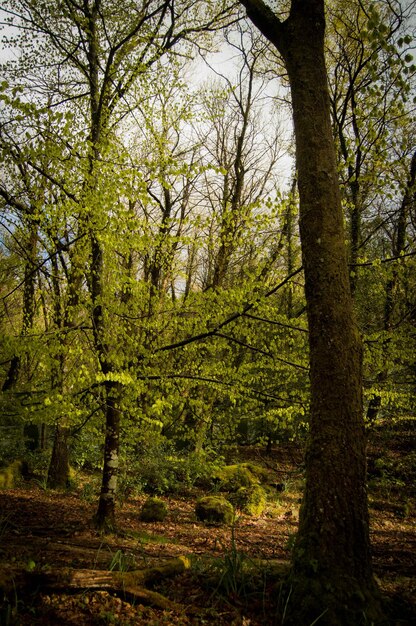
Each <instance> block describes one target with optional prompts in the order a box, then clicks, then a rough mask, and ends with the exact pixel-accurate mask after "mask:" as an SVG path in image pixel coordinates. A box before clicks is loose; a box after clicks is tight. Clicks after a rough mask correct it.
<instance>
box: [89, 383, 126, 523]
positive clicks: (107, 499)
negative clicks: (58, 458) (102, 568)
mask: <svg viewBox="0 0 416 626" xmlns="http://www.w3.org/2000/svg"><path fill="white" fill-rule="evenodd" d="M105 389H106V411H105V417H106V420H105V443H104V467H103V476H102V482H101V492H100V499H99V502H98V509H97V513H96V514H95V517H94V522H95V525H96V527H97V528H98V529H99V530H102V531H105V532H107V531H110V532H111V531H113V530H114V529H115V527H116V518H115V513H116V495H117V478H118V467H119V447H120V444H119V440H120V408H119V402H120V397H121V393H122V385H120V383H112V382H109V383H107V384H106V387H105Z"/></svg>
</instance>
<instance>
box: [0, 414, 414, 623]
mask: <svg viewBox="0 0 416 626" xmlns="http://www.w3.org/2000/svg"><path fill="white" fill-rule="evenodd" d="M415 423H416V422H415V421H407V422H406V423H403V424H402V425H401V427H400V428H398V427H395V428H393V427H391V428H388V429H387V430H386V429H380V430H378V431H375V432H373V434H372V435H371V438H370V446H369V496H370V515H371V536H372V543H373V557H374V570H375V574H376V577H377V580H378V583H379V586H380V588H381V590H382V592H383V594H384V595H385V597H386V598H387V606H388V610H389V613H390V619H391V624H392V625H395V626H399V625H400V626H404V625H407V624H408V625H411V624H416V536H415V530H416V510H415V501H416V491H415V485H416V452H415V449H416V447H415V443H416V435H415V428H414V426H415ZM248 458H250V459H251V460H253V461H255V462H256V463H259V464H260V463H264V464H265V465H266V466H267V467H268V468H269V469H273V470H274V471H275V474H276V480H278V481H279V483H283V485H284V487H285V489H284V491H282V493H280V494H279V499H278V501H277V503H274V505H273V507H269V509H267V510H266V512H265V513H264V514H263V515H262V516H261V517H259V518H253V517H248V516H246V515H240V516H239V517H238V519H237V521H236V523H235V526H234V528H233V530H231V529H230V528H226V527H217V526H206V525H204V524H203V523H201V522H199V521H197V520H196V518H195V514H194V507H195V501H196V499H197V497H198V496H199V495H201V492H200V491H198V490H196V489H195V490H191V491H188V492H187V493H186V494H183V495H181V496H178V495H175V496H172V497H163V499H164V500H165V501H166V503H167V505H168V507H169V514H168V517H167V519H166V521H164V522H158V523H144V522H143V521H141V520H140V517H139V513H140V507H141V504H142V503H143V501H144V500H145V498H146V497H145V496H143V497H136V498H129V499H127V500H126V501H124V502H123V503H122V504H121V505H120V507H119V510H118V523H119V527H120V532H119V533H117V534H111V535H104V536H103V535H100V534H98V533H97V532H96V531H94V529H93V526H92V523H91V519H92V517H93V514H94V512H95V508H96V501H95V500H94V501H91V500H92V498H90V497H88V498H87V497H86V490H85V489H84V490H82V489H81V487H79V488H78V489H76V490H74V491H73V492H70V493H62V492H58V491H51V490H45V489H43V488H42V487H41V486H40V485H39V484H38V483H36V482H34V481H31V482H29V483H27V484H22V485H21V486H20V487H19V488H16V489H12V490H2V491H0V558H1V563H2V567H3V571H9V572H10V571H15V570H16V569H17V568H23V569H24V570H25V571H26V572H30V571H47V570H48V569H51V568H52V569H54V570H55V571H56V570H58V571H59V568H62V570H63V569H67V568H71V569H75V570H78V569H88V570H90V571H91V570H93V571H107V572H108V571H109V570H113V571H115V570H119V571H120V570H121V571H123V570H128V569H133V570H134V569H137V568H142V567H143V568H148V567H151V566H152V565H154V564H158V563H160V562H164V561H166V560H168V559H174V558H175V557H176V558H177V557H179V556H183V555H186V556H187V557H190V559H191V563H192V566H191V568H190V569H188V570H186V571H183V572H182V573H179V574H178V575H176V576H175V577H173V578H167V579H164V580H163V579H162V580H161V581H159V582H158V583H157V585H156V587H155V589H156V591H158V592H159V593H161V594H163V596H165V597H166V598H169V599H170V600H171V601H172V605H171V606H170V607H169V608H168V609H167V610H166V609H165V610H163V609H160V608H155V607H154V606H145V605H144V604H143V603H141V602H133V603H131V602H128V601H127V599H126V598H125V597H123V594H120V593H117V594H116V593H114V592H113V591H111V590H105V589H104V590H91V589H90V590H88V589H86V590H83V591H82V593H73V594H68V593H65V592H62V591H52V592H51V591H44V590H42V589H39V588H33V589H31V590H29V592H28V590H26V592H25V593H23V592H21V591H20V589H19V587H18V585H16V588H15V591H14V593H13V594H12V598H10V596H9V598H8V600H7V602H6V601H5V602H3V607H2V609H0V624H4V625H5V626H9V624H10V625H11V624H21V625H22V626H36V625H38V624H39V625H40V624H41V625H42V626H48V625H50V626H57V625H59V626H73V625H77V626H83V625H86V626H90V625H91V626H92V625H106V624H117V625H120V626H127V625H150V626H156V625H158V626H168V625H177V626H189V625H195V626H202V625H212V626H268V625H269V624H280V623H282V622H281V616H282V615H284V611H285V606H286V603H287V602H288V600H289V597H290V590H288V589H285V588H284V586H282V585H280V586H279V585H278V584H277V583H276V577H275V576H273V575H270V576H269V577H267V576H264V575H263V572H264V571H265V570H264V565H265V564H266V566H267V563H270V564H272V565H276V564H277V566H279V565H280V566H281V567H283V568H284V567H286V563H287V562H288V561H289V559H290V548H291V544H292V540H293V537H294V535H295V533H296V527H297V519H298V510H299V499H300V488H301V483H302V472H301V460H302V451H301V450H300V449H299V448H297V447H296V446H294V445H293V444H291V445H285V446H281V447H276V448H275V449H274V450H273V451H272V453H271V454H270V455H268V456H266V455H264V453H262V451H261V450H259V449H253V448H250V449H247V448H245V449H242V450H241V454H240V459H241V460H247V459H248ZM4 568H6V570H4ZM7 568H11V570H10V569H9V570H7ZM266 570H267V567H266ZM270 571H271V570H270ZM3 576H4V574H3ZM1 582H2V581H1V579H0V583H1ZM1 600H2V598H0V602H1ZM279 615H280V617H279Z"/></svg>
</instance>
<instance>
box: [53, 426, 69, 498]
mask: <svg viewBox="0 0 416 626" xmlns="http://www.w3.org/2000/svg"><path fill="white" fill-rule="evenodd" d="M68 440H69V429H68V428H65V427H63V426H61V425H60V424H59V423H58V424H57V425H56V427H55V435H54V440H53V448H52V457H51V461H50V463H49V470H48V487H49V488H50V489H63V488H65V487H68V480H69V445H68Z"/></svg>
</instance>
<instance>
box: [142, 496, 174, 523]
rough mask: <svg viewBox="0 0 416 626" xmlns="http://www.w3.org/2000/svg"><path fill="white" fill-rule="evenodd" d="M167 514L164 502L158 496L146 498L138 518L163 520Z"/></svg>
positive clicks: (154, 520)
mask: <svg viewBox="0 0 416 626" xmlns="http://www.w3.org/2000/svg"><path fill="white" fill-rule="evenodd" d="M167 514H168V508H167V506H166V504H165V503H164V502H163V500H161V499H160V498H148V499H147V500H146V502H145V503H144V504H143V506H142V510H141V512H140V519H141V520H142V521H143V522H163V521H164V520H165V519H166V516H167Z"/></svg>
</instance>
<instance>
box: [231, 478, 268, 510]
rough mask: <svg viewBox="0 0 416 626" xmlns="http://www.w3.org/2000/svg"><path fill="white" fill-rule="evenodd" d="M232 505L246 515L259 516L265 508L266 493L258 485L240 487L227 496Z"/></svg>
mask: <svg viewBox="0 0 416 626" xmlns="http://www.w3.org/2000/svg"><path fill="white" fill-rule="evenodd" d="M229 499H230V501H231V502H232V504H234V506H235V507H236V508H238V509H240V510H241V511H242V512H243V513H246V514H247V515H252V516H253V517H259V516H260V515H261V514H262V513H263V512H264V510H265V508H266V503H267V494H266V492H265V490H264V489H263V487H261V486H260V485H253V486H251V487H240V489H239V490H238V491H236V492H235V493H233V494H231V495H230V497H229Z"/></svg>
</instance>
